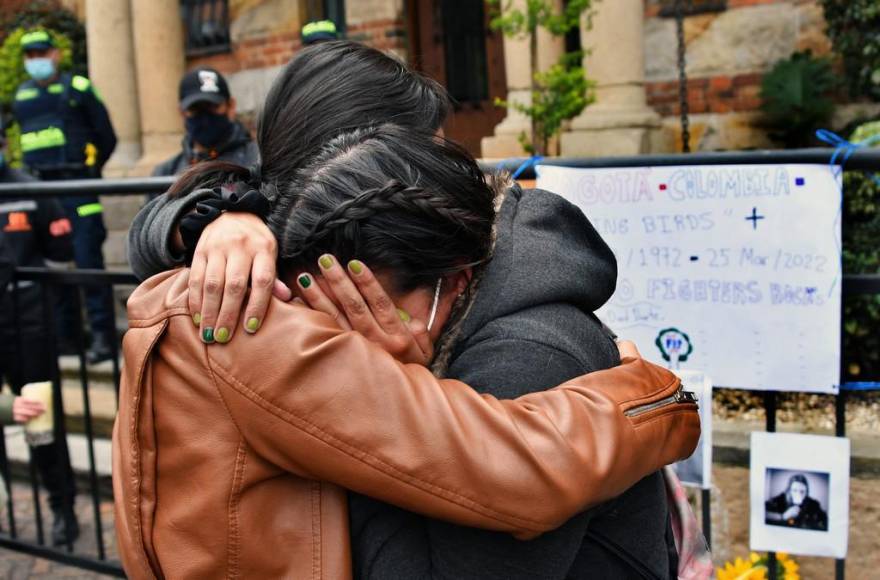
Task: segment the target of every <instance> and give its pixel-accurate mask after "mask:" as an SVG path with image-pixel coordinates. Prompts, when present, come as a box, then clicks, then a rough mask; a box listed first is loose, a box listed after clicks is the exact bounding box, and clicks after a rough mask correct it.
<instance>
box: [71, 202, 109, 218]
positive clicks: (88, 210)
mask: <svg viewBox="0 0 880 580" xmlns="http://www.w3.org/2000/svg"><path fill="white" fill-rule="evenodd" d="M103 211H104V206H102V205H101V204H100V203H87V204H85V205H81V206H79V207H78V208H76V215H78V216H79V217H89V216H90V215H95V214H97V213H101V212H103Z"/></svg>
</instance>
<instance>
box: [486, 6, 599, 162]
mask: <svg viewBox="0 0 880 580" xmlns="http://www.w3.org/2000/svg"><path fill="white" fill-rule="evenodd" d="M485 1H486V4H487V5H488V6H489V9H490V11H491V12H490V13H491V15H492V20H491V23H490V26H491V27H492V29H493V30H500V31H501V32H502V33H503V34H504V36H506V37H508V38H516V39H519V40H525V41H528V43H529V64H530V67H531V71H532V79H531V81H532V82H531V86H530V93H531V102H530V103H529V104H528V105H525V104H523V103H520V102H516V101H513V102H508V101H505V100H503V99H496V100H495V105H496V106H499V107H505V108H506V107H511V108H513V109H515V110H517V111H519V112H521V113H522V114H524V115H525V116H526V117H528V118H529V119H530V120H531V134H530V135H529V134H526V133H525V132H523V133H521V134H520V136H519V141H520V144H521V145H522V146H523V149H525V150H526V151H527V152H529V153H530V154H532V155H542V156H543V155H547V154H548V148H549V143H550V139H552V138H553V137H554V136H556V135H557V134H558V133H559V131H560V129H561V128H562V123H563V122H565V121H566V120H568V119H572V118H574V117H576V116H577V115H579V114H580V113H581V111H583V110H584V107H586V106H587V105H589V104H590V103H591V102H592V101H593V100H594V97H593V94H592V88H593V86H594V83H593V82H592V81H589V80H588V79H587V77H586V74H585V73H584V69H583V67H582V66H581V63H582V61H583V56H584V55H583V53H582V52H569V53H566V54H563V55H562V57H561V58H560V59H559V61H558V62H557V63H556V64H554V65H553V66H551V67H550V68H549V69H547V70H546V71H539V70H538V30H539V29H543V30H544V31H546V32H548V33H550V34H551V35H553V36H557V37H562V36H565V35H566V34H568V33H569V32H570V31H572V30H575V29H577V28H578V27H579V26H580V25H581V18H582V17H583V16H584V15H586V19H587V26H588V27H589V26H590V22H591V15H592V5H593V0H568V1H567V2H565V3H561V2H560V3H557V2H555V1H552V0H525V1H524V2H522V3H521V4H519V5H515V4H514V3H512V2H509V1H506V0H505V1H502V0H485ZM588 90H589V91H590V92H589V93H588Z"/></svg>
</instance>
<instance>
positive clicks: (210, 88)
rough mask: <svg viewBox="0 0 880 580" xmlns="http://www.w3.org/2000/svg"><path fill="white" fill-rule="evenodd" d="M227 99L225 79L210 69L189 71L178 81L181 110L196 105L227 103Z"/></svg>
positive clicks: (203, 68) (227, 87)
mask: <svg viewBox="0 0 880 580" xmlns="http://www.w3.org/2000/svg"><path fill="white" fill-rule="evenodd" d="M229 97H230V95H229V85H227V84H226V79H224V78H223V75H221V74H220V73H219V72H217V71H215V70H214V69H212V68H207V67H202V68H197V69H195V70H191V71H189V72H188V73H186V74H185V75H184V76H183V79H182V80H181V81H180V108H181V109H188V108H190V107H191V106H193V105H194V104H196V103H213V104H215V105H219V104H222V103H225V102H226V101H228V100H229Z"/></svg>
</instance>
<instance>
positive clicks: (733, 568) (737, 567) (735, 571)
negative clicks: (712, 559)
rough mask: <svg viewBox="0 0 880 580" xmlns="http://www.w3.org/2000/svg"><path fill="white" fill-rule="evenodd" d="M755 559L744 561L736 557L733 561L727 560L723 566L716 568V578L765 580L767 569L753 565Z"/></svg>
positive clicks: (724, 579) (719, 579) (723, 579)
mask: <svg viewBox="0 0 880 580" xmlns="http://www.w3.org/2000/svg"><path fill="white" fill-rule="evenodd" d="M755 562H756V560H754V559H752V558H750V560H749V561H745V560H743V559H742V558H737V559H736V560H735V561H734V562H733V563H731V562H727V563H726V564H725V565H724V568H718V570H717V572H718V575H717V579H718V580H767V569H766V568H765V567H763V566H760V567H758V568H755V567H754V564H755Z"/></svg>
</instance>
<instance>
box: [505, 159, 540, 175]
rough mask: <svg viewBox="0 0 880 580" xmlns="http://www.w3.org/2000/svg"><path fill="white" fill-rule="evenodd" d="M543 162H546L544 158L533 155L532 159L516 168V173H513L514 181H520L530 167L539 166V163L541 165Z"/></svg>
mask: <svg viewBox="0 0 880 580" xmlns="http://www.w3.org/2000/svg"><path fill="white" fill-rule="evenodd" d="M543 160H544V158H543V157H542V156H540V155H532V156H531V157H529V158H528V159H526V160H525V161H523V162H522V164H521V165H520V166H519V167H517V168H516V171H514V172H513V176H512V177H513V178H514V179H518V178H519V176H520V175H522V174H523V172H524V171H525V170H526V169H528V168H529V167H532V166H533V165H537V164H538V163H540V162H541V161H543Z"/></svg>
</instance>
